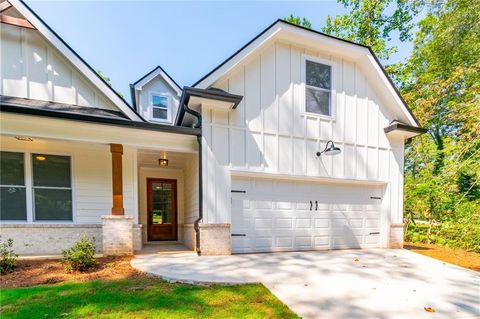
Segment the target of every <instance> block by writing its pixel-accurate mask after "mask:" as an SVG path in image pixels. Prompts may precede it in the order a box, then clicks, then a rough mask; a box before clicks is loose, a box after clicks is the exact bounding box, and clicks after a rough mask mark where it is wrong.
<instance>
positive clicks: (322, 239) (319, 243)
mask: <svg viewBox="0 0 480 319" xmlns="http://www.w3.org/2000/svg"><path fill="white" fill-rule="evenodd" d="M314 240H315V248H319V247H324V248H328V247H330V236H315V237H314Z"/></svg>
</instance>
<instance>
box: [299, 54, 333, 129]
mask: <svg viewBox="0 0 480 319" xmlns="http://www.w3.org/2000/svg"><path fill="white" fill-rule="evenodd" d="M307 61H312V62H315V63H320V64H323V65H327V66H329V67H330V90H327V89H320V88H319V90H321V91H325V92H328V91H330V115H324V114H319V113H313V112H307V110H306V108H307V106H306V101H305V100H306V87H307V84H306V83H307V72H306V63H307ZM336 69H337V68H336V64H335V62H333V61H330V60H326V59H322V58H319V57H316V56H311V55H308V54H302V65H301V81H302V82H301V88H302V89H301V92H302V100H301V107H302V111H301V112H300V114H301V115H304V116H308V117H317V118H321V119H327V120H335V115H336V102H337V99H336V96H337V90H336V88H335V79H336V77H335V72H336Z"/></svg>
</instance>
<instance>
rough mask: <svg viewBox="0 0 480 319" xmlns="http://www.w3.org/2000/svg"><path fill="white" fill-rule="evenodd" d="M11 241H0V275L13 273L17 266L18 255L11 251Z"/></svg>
mask: <svg viewBox="0 0 480 319" xmlns="http://www.w3.org/2000/svg"><path fill="white" fill-rule="evenodd" d="M12 246H13V239H11V238H9V239H7V241H6V242H2V241H1V240H0V273H2V274H5V273H9V272H12V271H13V268H15V265H16V264H17V257H18V255H17V254H15V252H14V251H13V249H12Z"/></svg>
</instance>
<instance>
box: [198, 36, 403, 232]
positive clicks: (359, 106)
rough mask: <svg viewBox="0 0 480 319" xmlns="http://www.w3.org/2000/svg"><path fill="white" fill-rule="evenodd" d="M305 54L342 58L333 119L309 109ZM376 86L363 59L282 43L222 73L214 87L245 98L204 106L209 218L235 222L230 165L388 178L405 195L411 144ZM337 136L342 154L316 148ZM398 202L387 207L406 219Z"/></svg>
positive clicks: (336, 66)
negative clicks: (397, 135) (394, 128)
mask: <svg viewBox="0 0 480 319" xmlns="http://www.w3.org/2000/svg"><path fill="white" fill-rule="evenodd" d="M304 54H308V55H310V56H315V57H319V58H322V59H325V60H329V61H331V62H332V63H334V71H335V74H334V77H333V78H334V90H335V98H334V101H335V105H334V117H333V118H331V119H325V118H321V117H318V116H315V115H311V114H305V113H304V111H303V109H302V107H303V99H304V95H303V89H302V76H301V68H302V56H303V55H304ZM371 86H372V85H371V84H370V83H369V79H368V74H364V73H363V72H362V71H361V70H360V68H359V67H358V66H357V64H356V63H355V61H350V60H348V59H344V58H342V57H341V55H340V54H339V55H337V56H330V55H325V54H322V52H317V51H311V50H309V49H307V48H301V47H297V46H292V45H289V44H286V43H278V42H277V43H272V44H270V45H268V46H267V47H265V48H262V49H261V50H259V51H258V53H256V55H255V56H251V57H249V58H248V59H247V60H246V62H245V63H244V64H241V65H239V66H237V67H236V68H235V69H234V70H232V72H230V73H229V74H227V75H225V76H224V77H222V78H221V79H220V80H219V81H218V82H217V83H215V84H214V85H213V87H219V88H222V89H224V90H227V91H229V92H231V93H236V94H241V95H243V96H244V99H243V101H242V103H240V105H239V106H238V107H237V109H235V110H232V111H229V112H221V111H214V110H212V109H210V108H209V107H208V105H204V106H203V110H202V112H203V117H204V126H203V139H204V141H203V154H204V157H203V159H204V167H203V169H204V174H205V181H204V188H205V189H204V191H205V198H204V200H205V202H204V204H205V208H204V210H205V212H206V215H207V218H205V219H204V221H205V222H208V223H222V222H230V193H229V192H228V190H229V189H230V187H229V183H230V179H229V178H228V177H229V171H230V170H233V171H242V172H244V171H246V172H250V173H252V172H254V173H261V174H265V173H271V174H274V175H278V174H281V175H282V176H292V177H298V176H304V177H305V178H309V177H326V178H337V179H340V180H342V179H352V180H360V181H365V182H367V183H368V182H374V183H381V182H383V183H385V185H387V184H388V183H390V186H389V187H390V188H391V189H392V192H396V194H399V192H401V188H402V186H403V184H402V181H401V177H400V176H401V175H402V169H401V168H402V167H403V142H402V141H399V142H398V143H399V144H398V145H397V146H396V148H395V150H393V149H392V145H391V141H389V140H388V139H387V137H386V135H385V133H384V132H383V128H384V127H386V126H388V123H389V122H390V121H391V120H393V118H392V117H391V115H390V114H388V113H387V111H386V107H385V105H386V103H385V101H383V100H382V99H380V98H379V97H378V96H377V95H376V94H375V92H374V91H373V90H372V88H371ZM330 139H332V140H333V141H334V142H335V144H336V145H337V146H339V147H340V148H341V149H342V153H341V154H340V155H337V156H334V157H328V156H322V157H321V158H320V159H318V158H317V157H316V156H315V153H316V152H317V151H318V150H323V148H324V147H325V143H326V142H327V141H328V140H330ZM226 190H227V191H226ZM387 197H388V196H387ZM395 197H397V196H395ZM388 200H389V199H388V198H385V200H384V202H385V201H388ZM394 200H395V202H394V203H393V202H392V203H391V204H387V206H388V208H385V209H386V210H388V211H389V212H390V211H391V212H392V213H393V211H395V212H396V213H395V214H396V216H397V217H396V218H395V219H397V220H398V219H400V220H401V209H402V199H401V198H395V199H394ZM399 216H400V217H399Z"/></svg>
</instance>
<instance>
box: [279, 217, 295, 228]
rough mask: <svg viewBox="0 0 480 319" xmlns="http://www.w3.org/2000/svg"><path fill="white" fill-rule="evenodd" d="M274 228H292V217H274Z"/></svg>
mask: <svg viewBox="0 0 480 319" xmlns="http://www.w3.org/2000/svg"><path fill="white" fill-rule="evenodd" d="M275 228H277V229H284V228H287V229H292V228H293V218H276V219H275Z"/></svg>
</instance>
